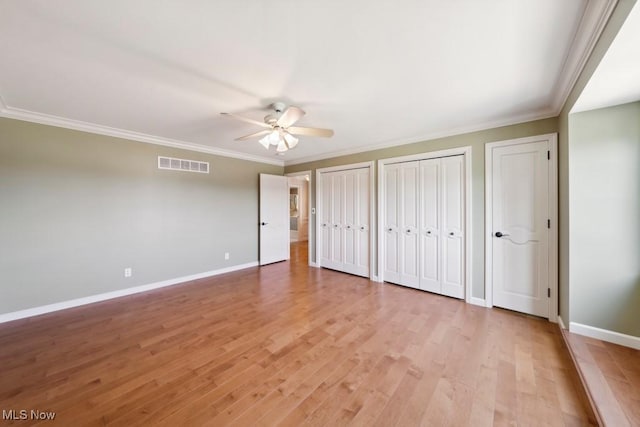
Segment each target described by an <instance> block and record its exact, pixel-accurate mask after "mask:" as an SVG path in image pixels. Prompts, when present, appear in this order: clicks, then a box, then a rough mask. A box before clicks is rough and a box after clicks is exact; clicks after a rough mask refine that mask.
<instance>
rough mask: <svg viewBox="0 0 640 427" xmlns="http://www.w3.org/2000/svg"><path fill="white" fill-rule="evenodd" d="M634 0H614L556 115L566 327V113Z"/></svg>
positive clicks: (562, 313)
mask: <svg viewBox="0 0 640 427" xmlns="http://www.w3.org/2000/svg"><path fill="white" fill-rule="evenodd" d="M635 3H636V0H618V3H617V5H616V7H615V9H614V11H613V13H612V14H611V17H610V18H609V21H608V22H607V25H606V26H605V28H604V30H603V32H602V34H601V35H600V38H599V39H598V42H597V43H596V45H595V47H594V49H593V51H592V53H591V55H590V56H589V59H588V60H587V62H586V64H585V66H584V68H583V70H582V72H581V73H580V76H579V77H578V79H577V81H576V83H575V84H574V86H573V88H572V89H571V92H570V93H569V96H568V97H567V100H566V102H565V104H564V106H563V107H562V111H561V112H560V115H559V117H558V126H559V129H560V132H559V139H558V162H559V165H558V169H559V175H558V186H559V188H558V197H559V206H558V208H559V215H560V228H559V262H558V265H559V267H560V269H559V275H560V277H559V288H560V289H559V298H560V317H562V319H563V320H564V321H565V323H566V326H567V327H568V326H569V325H568V322H569V321H570V320H571V318H572V314H571V307H570V300H571V289H570V283H571V278H570V271H569V254H570V250H571V248H570V241H569V230H570V223H569V214H570V210H571V207H570V206H569V197H570V188H569V168H570V153H569V139H570V137H571V136H570V130H569V114H570V111H571V109H572V108H573V106H574V104H575V103H576V101H577V100H578V98H579V97H580V94H581V93H582V91H583V90H584V88H585V86H586V85H587V83H588V82H589V80H590V79H591V76H592V75H593V73H594V71H595V70H596V68H597V67H598V65H599V64H600V61H601V60H602V58H603V57H604V55H605V53H607V50H608V49H609V46H611V43H612V42H613V40H614V38H615V37H616V35H617V34H618V31H620V28H621V27H622V24H623V23H624V21H625V19H626V18H627V16H628V15H629V13H630V12H631V9H633V6H634V5H635Z"/></svg>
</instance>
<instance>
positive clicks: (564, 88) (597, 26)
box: [551, 0, 618, 115]
mask: <svg viewBox="0 0 640 427" xmlns="http://www.w3.org/2000/svg"><path fill="white" fill-rule="evenodd" d="M617 3H618V0H589V1H588V2H587V7H586V8H585V11H584V14H583V15H582V19H581V20H580V24H579V26H578V30H577V31H576V35H575V37H574V38H573V41H572V42H571V46H570V47H569V51H568V52H567V57H566V58H565V61H564V65H563V66H562V71H561V72H560V78H559V79H558V80H557V82H556V84H555V86H554V89H553V93H554V97H553V100H552V102H551V105H552V106H553V111H554V112H555V113H556V115H558V114H560V111H562V108H563V107H564V104H565V103H566V102H567V99H568V98H569V94H570V93H571V90H572V89H573V87H574V85H575V84H576V82H577V81H578V78H579V77H580V74H581V73H582V70H583V69H584V66H585V65H586V63H587V60H588V59H589V57H590V56H591V53H592V52H593V48H594V47H595V45H596V43H597V42H598V39H599V38H600V34H602V31H603V30H604V27H605V26H606V24H607V22H608V21H609V17H610V16H611V14H612V13H613V10H614V9H615V7H616V4H617Z"/></svg>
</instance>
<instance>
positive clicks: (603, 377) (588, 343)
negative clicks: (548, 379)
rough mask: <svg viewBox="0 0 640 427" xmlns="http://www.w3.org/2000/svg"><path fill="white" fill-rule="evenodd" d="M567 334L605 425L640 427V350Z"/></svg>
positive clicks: (571, 348)
mask: <svg viewBox="0 0 640 427" xmlns="http://www.w3.org/2000/svg"><path fill="white" fill-rule="evenodd" d="M564 333H565V336H566V338H567V342H568V344H569V349H570V350H571V351H572V352H573V356H574V359H575V361H576V364H577V365H578V370H579V371H580V374H581V375H582V379H583V381H584V383H585V385H586V387H587V389H588V393H589V395H590V397H591V399H592V401H593V404H594V406H595V408H596V411H597V412H598V416H599V418H600V420H601V421H602V424H603V425H606V426H615V427H632V426H640V351H638V350H634V349H632V348H628V347H623V346H620V345H616V344H611V343H608V342H605V341H601V340H598V339H593V338H589V337H584V336H581V335H577V334H573V333H571V332H568V331H565V332H564Z"/></svg>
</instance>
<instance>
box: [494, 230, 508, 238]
mask: <svg viewBox="0 0 640 427" xmlns="http://www.w3.org/2000/svg"><path fill="white" fill-rule="evenodd" d="M502 236H508V234H504V233H502V232H500V231H496V237H502Z"/></svg>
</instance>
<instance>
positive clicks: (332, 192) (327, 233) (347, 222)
mask: <svg viewBox="0 0 640 427" xmlns="http://www.w3.org/2000/svg"><path fill="white" fill-rule="evenodd" d="M321 179H322V194H321V195H320V199H321V209H320V234H321V236H320V237H321V239H322V240H321V256H320V263H321V265H322V266H323V267H327V268H331V269H334V270H340V271H344V272H347V273H351V274H357V275H360V276H365V277H368V276H369V201H370V199H369V197H370V195H369V168H361V169H351V170H347V171H337V172H326V173H322V174H321Z"/></svg>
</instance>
